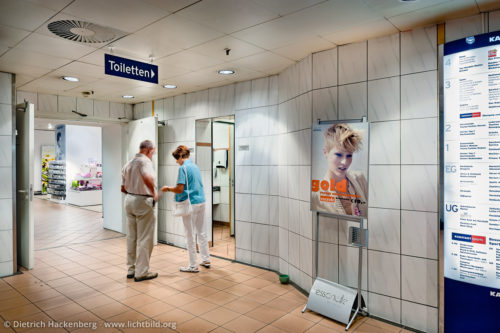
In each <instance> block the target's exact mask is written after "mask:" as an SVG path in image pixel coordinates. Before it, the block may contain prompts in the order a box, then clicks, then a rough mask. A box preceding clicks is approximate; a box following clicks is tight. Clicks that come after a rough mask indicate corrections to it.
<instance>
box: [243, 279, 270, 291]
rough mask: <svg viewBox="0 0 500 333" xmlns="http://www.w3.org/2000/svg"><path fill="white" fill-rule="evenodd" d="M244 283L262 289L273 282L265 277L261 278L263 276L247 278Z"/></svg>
mask: <svg viewBox="0 0 500 333" xmlns="http://www.w3.org/2000/svg"><path fill="white" fill-rule="evenodd" d="M242 283H243V284H244V285H247V286H250V287H253V288H255V289H262V288H264V287H266V286H268V285H270V284H272V282H270V281H268V280H265V279H261V278H252V279H250V280H246V281H244V282H242Z"/></svg>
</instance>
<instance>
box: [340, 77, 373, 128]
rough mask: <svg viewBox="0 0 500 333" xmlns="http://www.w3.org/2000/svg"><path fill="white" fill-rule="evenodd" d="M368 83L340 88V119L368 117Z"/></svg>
mask: <svg viewBox="0 0 500 333" xmlns="http://www.w3.org/2000/svg"><path fill="white" fill-rule="evenodd" d="M367 103H368V93H367V83H366V82H361V83H355V84H349V85H345V86H339V119H361V118H362V117H366V116H367V115H368V108H367Z"/></svg>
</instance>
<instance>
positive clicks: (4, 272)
mask: <svg viewBox="0 0 500 333" xmlns="http://www.w3.org/2000/svg"><path fill="white" fill-rule="evenodd" d="M13 267H14V263H13V262H12V261H6V262H0V276H9V275H12V274H13V273H14V272H13Z"/></svg>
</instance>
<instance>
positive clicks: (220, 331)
mask: <svg viewBox="0 0 500 333" xmlns="http://www.w3.org/2000/svg"><path fill="white" fill-rule="evenodd" d="M210 333H231V331H230V330H226V329H225V328H224V327H217V328H216V329H214V330H213V331H210Z"/></svg>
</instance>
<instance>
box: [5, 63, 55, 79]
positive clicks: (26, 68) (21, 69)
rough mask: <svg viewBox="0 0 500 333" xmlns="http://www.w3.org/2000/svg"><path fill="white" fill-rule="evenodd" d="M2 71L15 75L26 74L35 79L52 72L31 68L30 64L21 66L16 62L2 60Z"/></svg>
mask: <svg viewBox="0 0 500 333" xmlns="http://www.w3.org/2000/svg"><path fill="white" fill-rule="evenodd" d="M0 71H2V72H8V73H14V74H26V75H30V76H34V77H40V76H42V75H45V74H47V73H48V72H50V71H51V70H50V69H48V68H41V67H36V66H31V65H28V64H20V63H14V62H7V61H2V60H0Z"/></svg>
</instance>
